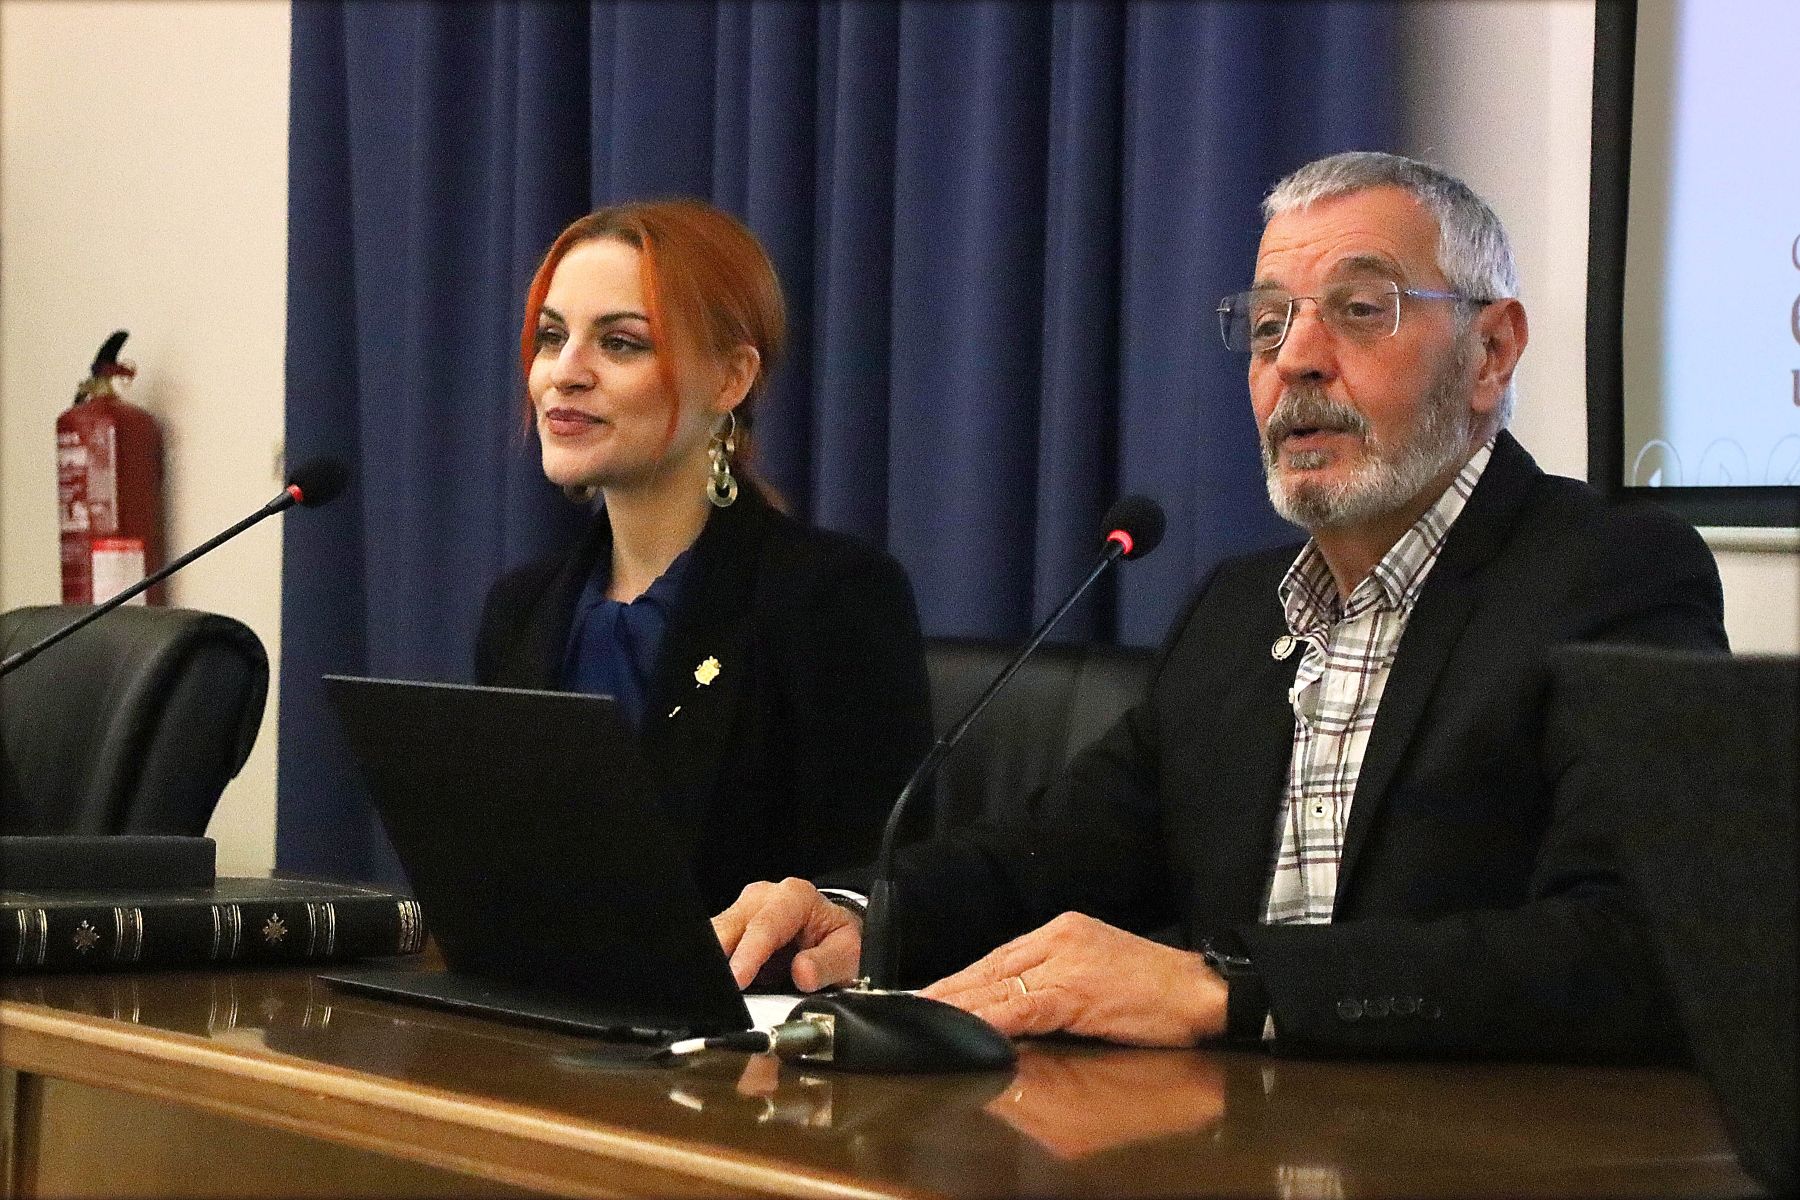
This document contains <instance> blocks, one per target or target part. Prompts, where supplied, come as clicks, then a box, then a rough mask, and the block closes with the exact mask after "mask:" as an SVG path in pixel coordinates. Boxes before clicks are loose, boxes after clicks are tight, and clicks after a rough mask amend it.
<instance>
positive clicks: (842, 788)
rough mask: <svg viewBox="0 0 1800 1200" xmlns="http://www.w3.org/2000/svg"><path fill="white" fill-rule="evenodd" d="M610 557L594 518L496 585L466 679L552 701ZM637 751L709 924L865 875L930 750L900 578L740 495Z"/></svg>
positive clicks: (719, 525)
mask: <svg viewBox="0 0 1800 1200" xmlns="http://www.w3.org/2000/svg"><path fill="white" fill-rule="evenodd" d="M611 553H612V530H611V526H610V525H609V524H608V522H607V520H606V517H605V515H604V514H601V515H600V516H598V517H597V518H596V519H595V520H594V521H593V523H592V524H591V525H590V526H589V528H588V530H587V532H586V534H585V535H584V536H583V537H582V539H581V541H580V542H578V543H577V544H576V546H575V547H574V549H573V550H572V551H571V552H570V553H568V554H567V555H565V556H563V557H561V558H557V559H550V560H546V561H543V562H539V563H536V564H533V565H531V566H528V567H525V568H523V569H521V570H518V571H515V572H513V573H512V574H510V575H507V576H506V577H504V578H503V579H501V580H500V581H499V582H498V583H496V584H495V585H494V587H493V589H492V590H491V591H490V592H489V593H488V598H487V604H486V607H485V609H484V611H483V613H482V620H481V632H480V635H479V637H478V639H477V642H476V650H475V675H476V679H477V680H478V681H479V682H481V683H484V684H488V685H492V686H499V687H530V688H552V689H554V688H559V687H560V686H561V682H560V675H561V666H562V661H563V652H564V648H565V646H566V644H567V642H568V637H569V627H570V624H571V622H572V621H573V619H574V610H575V604H576V601H577V600H578V598H579V597H580V595H581V590H582V587H583V585H584V584H585V582H586V580H587V578H588V575H589V574H590V572H592V570H593V569H594V565H595V564H596V563H602V562H607V561H610V557H611ZM708 663H716V666H717V673H716V674H714V673H713V672H712V670H711V668H710V667H707V668H704V669H703V664H708ZM640 740H641V745H642V747H643V749H644V757H645V760H646V762H647V764H648V766H649V768H650V772H651V778H652V780H653V782H654V784H655V788H656V793H657V795H658V796H659V797H660V799H661V802H662V804H663V808H664V812H665V815H666V816H667V818H668V820H669V823H670V825H671V827H672V829H673V831H674V834H675V836H676V837H677V838H679V839H682V840H683V841H684V843H685V848H686V850H687V852H688V854H689V857H690V859H691V861H692V862H693V864H694V868H695V877H696V879H697V881H698V882H699V884H700V890H701V893H702V894H703V895H704V897H705V898H706V901H707V903H708V904H709V905H711V907H712V910H713V911H714V912H717V911H719V910H720V909H722V908H724V907H725V906H726V905H728V904H729V903H730V902H731V901H732V900H735V899H736V898H737V895H738V892H739V891H741V890H742V888H743V886H744V885H745V884H746V883H750V882H752V881H754V880H758V879H782V878H784V877H786V876H789V875H798V876H801V877H803V878H810V877H812V876H816V875H818V874H821V873H822V872H825V871H829V870H831V869H832V868H836V867H843V866H847V865H851V864H856V863H862V862H866V861H868V860H870V859H871V858H873V857H874V854H875V848H876V845H877V843H878V842H879V840H880V836H881V826H882V823H883V822H884V821H885V820H886V817H887V812H888V809H889V807H890V806H891V805H892V803H893V801H894V798H895V797H896V796H897V795H898V794H899V791H900V788H901V786H902V785H903V784H904V783H905V782H906V778H907V776H908V775H909V774H911V772H912V770H913V767H914V766H915V765H916V764H917V762H918V761H919V759H920V757H921V756H923V754H924V753H925V751H926V749H927V748H928V746H929V745H930V741H931V715H930V698H929V692H928V685H927V683H926V676H925V660H924V650H923V644H922V642H921V639H920V634H919V618H918V612H917V609H916V608H915V606H914V603H913V595H912V587H911V585H910V584H909V583H908V581H907V578H906V573H905V572H904V571H903V570H902V569H901V567H900V565H899V564H898V563H897V562H895V561H894V560H893V559H892V558H890V557H889V556H888V555H886V554H884V553H883V552H881V551H880V550H877V549H875V548H873V547H871V546H868V545H865V544H864V543H862V542H859V541H856V540H855V539H853V538H849V537H846V536H844V535H842V534H837V533H831V532H828V531H826V530H821V529H814V528H811V527H809V526H806V525H803V524H801V523H800V522H799V521H796V520H794V519H793V518H791V517H789V516H787V515H785V514H783V513H781V512H779V511H777V510H776V509H774V508H772V507H771V506H770V505H769V504H768V503H766V502H765V501H764V500H763V499H762V498H761V497H760V496H758V495H756V493H755V491H754V489H753V488H751V487H748V486H746V487H744V488H743V490H742V492H741V494H740V496H739V498H738V502H737V503H736V504H734V505H732V506H731V507H730V508H723V509H716V510H714V511H713V512H712V514H711V515H710V517H709V518H708V520H707V523H706V528H705V529H704V530H703V531H702V532H701V535H700V538H699V540H698V541H697V542H696V543H695V547H694V559H693V562H692V564H691V566H690V568H689V574H688V576H687V579H686V581H685V585H684V592H683V595H682V597H681V599H680V602H679V604H678V606H677V609H676V611H675V613H674V614H673V616H672V618H671V620H670V624H669V627H668V630H667V632H666V633H665V634H664V637H663V644H662V649H661V652H660V653H659V654H658V657H657V662H656V668H655V673H654V676H653V678H652V680H651V684H650V691H649V695H648V698H647V703H646V706H645V710H644V723H643V729H642V733H641V739H640ZM908 817H909V822H908V823H909V825H911V820H910V818H911V817H912V814H911V813H910V811H909V813H908ZM913 828H919V827H918V826H913Z"/></svg>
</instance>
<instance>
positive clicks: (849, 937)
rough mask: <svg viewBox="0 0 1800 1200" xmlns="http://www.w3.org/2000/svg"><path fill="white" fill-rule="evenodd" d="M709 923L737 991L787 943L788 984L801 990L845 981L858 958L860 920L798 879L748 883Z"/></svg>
mask: <svg viewBox="0 0 1800 1200" xmlns="http://www.w3.org/2000/svg"><path fill="white" fill-rule="evenodd" d="M712 924H713V932H714V933H715V934H717V935H718V938H719V945H721V946H723V947H724V948H725V953H726V954H727V955H729V956H730V957H731V975H732V978H733V979H736V980H737V985H738V987H740V988H743V987H748V986H749V985H750V982H751V981H752V980H753V979H755V978H756V973H757V972H758V971H760V970H762V967H763V964H764V963H766V962H768V961H769V959H770V958H771V957H773V956H774V955H775V953H776V952H777V951H779V950H781V949H783V948H784V947H787V946H790V945H791V946H792V947H793V948H794V949H795V951H796V952H797V953H795V955H794V966H793V977H794V986H795V987H797V988H799V989H800V990H801V991H803V992H816V991H818V990H819V989H820V988H822V987H829V986H830V985H831V984H834V983H847V982H849V981H850V980H851V979H854V978H855V977H856V964H857V962H858V961H859V960H860V959H861V957H862V922H861V921H859V920H857V919H856V917H855V916H854V915H853V914H852V913H851V912H850V911H849V910H848V909H846V908H844V907H843V906H842V905H838V904H833V903H832V902H831V901H829V900H827V899H826V898H825V897H824V896H822V895H820V894H819V889H818V888H816V887H814V886H813V885H812V884H810V883H808V882H806V880H804V879H784V880H782V881H781V882H780V883H753V884H751V885H749V886H748V887H746V888H745V889H744V890H743V891H742V892H741V893H739V895H738V898H737V900H736V901H735V902H733V904H732V906H731V907H730V908H728V909H726V910H725V911H724V912H722V913H720V914H719V915H718V916H716V917H714V918H713V919H712Z"/></svg>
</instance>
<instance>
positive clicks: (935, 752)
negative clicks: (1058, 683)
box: [857, 496, 1164, 991]
mask: <svg viewBox="0 0 1800 1200" xmlns="http://www.w3.org/2000/svg"><path fill="white" fill-rule="evenodd" d="M1104 528H1105V530H1106V538H1105V541H1104V543H1103V545H1102V548H1101V551H1100V560H1099V561H1098V562H1096V563H1095V564H1094V568H1093V570H1091V571H1089V572H1088V574H1087V577H1086V578H1085V579H1083V580H1082V581H1081V582H1080V583H1079V584H1077V585H1076V586H1075V589H1074V590H1073V591H1071V592H1070V593H1069V594H1068V596H1067V598H1065V599H1064V600H1063V602H1062V603H1061V604H1060V605H1058V606H1057V608H1056V611H1055V612H1053V613H1051V614H1050V615H1049V616H1048V617H1046V618H1045V619H1044V623H1043V624H1041V625H1039V626H1038V627H1037V631H1036V632H1035V633H1033V634H1032V635H1031V638H1030V640H1028V641H1027V642H1026V643H1025V645H1024V648H1023V649H1021V650H1020V651H1019V652H1018V653H1017V654H1016V655H1014V656H1013V659H1012V661H1011V662H1009V663H1008V664H1007V665H1006V668H1005V669H1004V670H1002V671H1001V672H1000V674H999V675H998V676H997V677H996V678H995V679H994V682H993V683H991V684H989V685H988V687H987V690H986V691H984V692H982V693H981V696H980V697H979V698H978V699H977V700H976V701H975V703H974V704H973V705H971V706H970V708H969V711H968V712H967V713H965V714H963V717H962V719H961V720H959V721H957V723H956V724H955V725H953V726H951V727H950V729H949V731H948V732H946V733H945V734H944V736H943V737H941V738H939V739H938V740H937V742H936V744H934V745H933V746H932V747H931V750H930V751H929V752H928V753H927V754H926V755H925V758H924V760H923V761H922V762H920V763H919V766H918V769H917V770H915V771H914V772H913V773H912V778H910V779H908V780H907V781H906V786H905V787H903V788H901V789H900V798H899V799H898V800H896V801H894V807H893V810H892V811H891V812H889V813H888V820H887V826H886V828H884V829H883V830H882V834H881V851H880V854H879V855H878V856H877V858H876V860H875V881H874V884H873V886H872V887H871V888H870V890H869V907H868V912H867V913H866V914H865V916H864V919H863V934H862V961H861V963H860V965H859V969H858V971H857V974H858V975H859V976H861V979H860V980H859V985H860V986H861V987H862V988H864V989H867V990H872V991H886V990H891V989H892V988H894V987H895V986H896V985H897V980H898V973H899V964H898V963H897V962H896V945H895V938H896V926H895V924H894V908H895V904H896V903H897V901H896V896H895V886H894V842H895V839H896V837H897V836H898V834H899V830H900V819H901V816H902V815H903V814H904V813H905V811H906V806H907V805H908V804H909V803H910V802H911V800H912V798H913V796H914V795H915V794H916V793H917V792H918V791H919V790H920V789H921V788H922V787H924V786H925V784H926V783H927V782H928V781H929V780H930V779H931V777H932V776H933V775H935V774H936V773H937V769H938V766H939V765H940V764H941V763H942V762H943V761H944V759H945V758H947V757H948V756H949V754H950V752H951V751H952V750H954V749H955V748H956V744H957V743H958V742H959V741H961V740H962V736H963V734H964V733H966V732H967V731H968V728H969V726H970V725H971V724H973V723H974V721H975V718H976V717H978V716H980V715H981V710H982V709H984V708H986V707H987V706H988V702H989V701H990V700H992V699H993V698H994V696H995V695H997V694H998V693H999V691H1000V689H1001V688H1003V687H1005V686H1006V684H1007V681H1008V680H1010V679H1011V678H1012V677H1013V675H1014V674H1015V673H1016V672H1017V671H1018V669H1019V668H1020V667H1021V666H1023V665H1024V664H1025V660H1026V659H1028V658H1030V657H1031V654H1032V651H1034V650H1036V649H1037V648H1038V643H1040V642H1042V641H1043V640H1044V637H1045V635H1046V634H1048V633H1049V632H1050V630H1051V628H1052V627H1053V626H1054V625H1055V624H1056V623H1057V622H1058V621H1060V620H1062V618H1063V615H1064V614H1065V613H1067V612H1068V611H1069V609H1070V608H1072V607H1074V604H1075V601H1077V600H1079V599H1080V598H1081V596H1082V594H1083V593H1084V592H1086V591H1087V590H1088V588H1089V587H1091V586H1092V585H1093V583H1094V581H1095V580H1096V579H1098V578H1100V576H1101V574H1102V573H1103V572H1104V571H1105V570H1106V569H1107V568H1108V567H1110V566H1112V565H1113V564H1114V563H1116V562H1118V561H1119V560H1120V559H1122V558H1126V559H1135V558H1142V557H1143V556H1144V555H1146V554H1148V553H1150V552H1151V551H1152V550H1154V549H1156V546H1157V543H1158V542H1160V541H1162V536H1163V528H1164V517H1163V510H1162V506H1161V505H1159V504H1158V503H1157V502H1156V501H1154V500H1152V499H1150V498H1149V497H1148V496H1125V497H1122V498H1121V499H1120V500H1118V501H1117V502H1116V503H1114V504H1113V506H1112V507H1111V508H1110V509H1108V510H1107V513H1106V519H1105V524H1104Z"/></svg>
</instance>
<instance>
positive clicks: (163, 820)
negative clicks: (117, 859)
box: [0, 606, 269, 836]
mask: <svg viewBox="0 0 1800 1200" xmlns="http://www.w3.org/2000/svg"><path fill="white" fill-rule="evenodd" d="M85 611H87V610H86V609H85V608H83V607H79V606H44V607H37V608H20V609H15V610H13V611H12V612H9V613H6V614H4V615H0V657H3V656H4V655H6V654H10V653H12V652H14V651H16V650H22V649H24V648H25V647H26V646H29V645H31V644H33V643H34V642H36V641H37V640H38V639H40V638H42V637H44V636H46V635H47V634H49V633H51V632H52V631H53V630H55V629H57V628H59V627H60V626H62V625H64V624H66V623H67V622H69V621H72V620H74V619H75V618H77V617H79V616H80V615H81V614H82V613H83V612H85ZM268 690H269V658H268V655H267V654H266V653H265V652H264V651H263V646H262V642H261V641H260V640H258V638H257V636H256V634H254V633H252V632H251V631H250V629H249V628H248V627H247V626H245V625H244V624H243V623H242V622H240V621H235V620H233V619H232V618H230V617H223V616H219V615H217V614H215V613H204V612H194V611H192V610H189V609H179V608H150V607H132V606H127V607H124V608H120V609H118V610H116V611H114V612H112V613H109V614H108V615H107V616H105V617H102V618H101V619H100V620H98V621H96V622H95V623H94V624H92V625H90V626H88V627H87V628H85V629H83V630H81V631H80V632H79V633H76V634H74V635H73V636H71V637H70V638H69V639H68V640H66V641H64V642H61V643H59V644H57V645H55V646H52V647H51V648H50V649H48V650H46V651H44V653H43V654H41V655H39V656H38V657H37V658H35V659H33V660H31V661H30V662H28V663H26V664H25V665H24V666H22V667H19V668H18V669H16V670H15V671H13V672H12V673H11V674H10V675H7V676H5V677H4V678H0V833H7V834H119V833H138V834H185V835H190V836H198V835H201V834H203V833H205V832H206V823H207V821H208V820H209V819H210V818H211V817H212V811H213V807H214V806H215V805H216V804H218V802H219V794H220V793H221V792H223V791H224V790H225V785H226V784H227V783H228V782H230V780H231V779H232V777H233V776H235V775H236V774H237V773H238V771H239V769H240V768H242V767H243V765H244V760H245V759H246V758H247V757H249V754H250V747H251V745H252V744H254V743H255V741H256V732H257V728H258V726H259V725H260V724H261V722H262V712H263V703H264V701H265V700H266V699H267V696H268Z"/></svg>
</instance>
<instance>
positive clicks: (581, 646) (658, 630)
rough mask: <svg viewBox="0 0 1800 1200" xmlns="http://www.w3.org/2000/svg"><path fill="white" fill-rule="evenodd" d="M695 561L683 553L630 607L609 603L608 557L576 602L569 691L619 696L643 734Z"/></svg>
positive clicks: (567, 653) (567, 656)
mask: <svg viewBox="0 0 1800 1200" xmlns="http://www.w3.org/2000/svg"><path fill="white" fill-rule="evenodd" d="M692 558H693V548H692V547H689V548H688V549H686V550H683V551H682V552H681V553H680V554H679V555H677V556H676V558H675V561H674V562H672V563H670V564H669V569H668V570H666V571H664V572H663V573H662V574H661V575H660V576H658V577H657V580H656V582H655V583H652V584H651V585H650V586H649V587H648V588H646V589H645V591H644V594H643V595H641V596H639V597H638V598H637V599H636V600H633V601H632V602H631V603H629V604H624V603H621V602H619V601H617V600H610V599H608V598H607V595H606V588H607V585H608V584H609V583H611V581H612V577H611V573H610V572H611V570H612V563H611V562H609V561H607V560H606V559H604V558H603V559H602V560H601V561H600V562H599V563H598V564H597V565H596V567H595V569H594V573H593V574H591V575H589V576H588V581H587V584H586V585H585V586H584V587H583V588H582V589H581V598H580V599H578V600H577V601H576V602H575V619H574V620H573V621H572V622H570V624H569V641H568V645H567V646H566V647H565V648H564V650H563V668H562V684H563V687H565V688H566V689H568V690H569V691H571V692H587V693H590V694H593V695H600V696H611V697H613V698H614V699H616V700H617V701H618V702H619V707H620V709H621V710H622V711H623V712H624V714H625V716H626V718H627V719H629V720H630V721H631V724H632V727H633V728H634V729H642V728H643V724H644V706H645V705H646V704H647V703H649V699H650V683H651V680H652V678H653V677H654V675H655V672H656V656H657V654H658V653H659V652H660V651H661V650H662V643H663V635H664V634H665V633H666V632H667V631H668V628H669V621H670V619H671V617H672V615H673V613H674V611H675V608H676V606H677V605H678V604H679V603H680V600H681V592H682V581H683V579H684V578H685V576H686V575H687V570H688V564H689V562H690V561H691V560H692Z"/></svg>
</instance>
